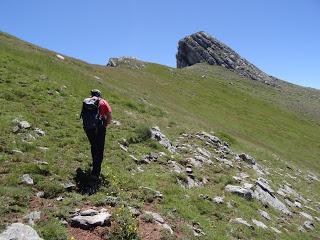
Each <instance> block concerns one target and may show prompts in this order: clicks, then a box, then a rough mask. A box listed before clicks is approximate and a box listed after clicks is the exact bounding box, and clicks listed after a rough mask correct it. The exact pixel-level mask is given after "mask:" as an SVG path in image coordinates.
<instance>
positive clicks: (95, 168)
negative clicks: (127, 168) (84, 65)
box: [80, 89, 112, 180]
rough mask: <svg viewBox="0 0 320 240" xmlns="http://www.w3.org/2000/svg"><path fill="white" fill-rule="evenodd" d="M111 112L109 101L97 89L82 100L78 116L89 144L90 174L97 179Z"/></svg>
mask: <svg viewBox="0 0 320 240" xmlns="http://www.w3.org/2000/svg"><path fill="white" fill-rule="evenodd" d="M111 113H112V109H111V107H110V105H109V103H108V102H107V101H106V100H105V99H103V98H102V95H101V92H100V91H99V90H98V89H93V90H91V97H88V98H85V99H84V100H83V104H82V110H81V114H80V118H82V121H83V129H84V131H85V133H86V135H87V137H88V140H89V142H90V145H91V156H92V171H91V175H92V177H93V178H96V179H97V180H98V179H99V176H100V173H101V164H102V161H103V154H104V143H105V136H106V128H107V127H108V125H109V124H110V123H111V120H112V115H111Z"/></svg>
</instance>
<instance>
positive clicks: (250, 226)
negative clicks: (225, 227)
mask: <svg viewBox="0 0 320 240" xmlns="http://www.w3.org/2000/svg"><path fill="white" fill-rule="evenodd" d="M231 222H235V223H240V224H243V225H245V226H247V227H249V228H253V226H252V225H251V224H249V223H248V222H247V221H246V220H244V219H243V218H235V219H231Z"/></svg>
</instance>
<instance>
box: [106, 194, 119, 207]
mask: <svg viewBox="0 0 320 240" xmlns="http://www.w3.org/2000/svg"><path fill="white" fill-rule="evenodd" d="M119 201H120V200H119V198H118V197H114V196H107V197H106V199H105V200H104V202H105V203H106V204H107V205H109V206H111V207H115V206H116V205H118V204H119Z"/></svg>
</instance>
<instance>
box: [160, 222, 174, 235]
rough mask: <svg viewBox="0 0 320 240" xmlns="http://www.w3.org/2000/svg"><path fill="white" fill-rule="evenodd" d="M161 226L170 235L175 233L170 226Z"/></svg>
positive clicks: (165, 224)
mask: <svg viewBox="0 0 320 240" xmlns="http://www.w3.org/2000/svg"><path fill="white" fill-rule="evenodd" d="M161 226H162V227H163V228H164V229H166V230H167V231H169V233H170V234H171V235H172V234H173V233H174V232H173V230H172V228H171V227H170V225H169V224H167V223H164V224H162V225H161Z"/></svg>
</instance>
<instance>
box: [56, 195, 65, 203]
mask: <svg viewBox="0 0 320 240" xmlns="http://www.w3.org/2000/svg"><path fill="white" fill-rule="evenodd" d="M63 199H64V197H62V196H59V197H57V198H56V200H57V201H58V202H61V201H63Z"/></svg>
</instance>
